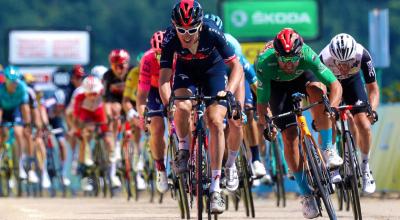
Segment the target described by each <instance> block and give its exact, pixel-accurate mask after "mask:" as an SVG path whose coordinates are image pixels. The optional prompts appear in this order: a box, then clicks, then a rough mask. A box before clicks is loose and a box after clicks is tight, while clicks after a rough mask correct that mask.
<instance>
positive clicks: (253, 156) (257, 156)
mask: <svg viewBox="0 0 400 220" xmlns="http://www.w3.org/2000/svg"><path fill="white" fill-rule="evenodd" d="M250 151H251V162H254V161H256V160H258V161H260V151H259V150H258V145H255V146H251V147H250Z"/></svg>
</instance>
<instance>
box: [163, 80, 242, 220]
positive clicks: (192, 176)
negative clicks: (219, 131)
mask: <svg viewBox="0 0 400 220" xmlns="http://www.w3.org/2000/svg"><path fill="white" fill-rule="evenodd" d="M226 99H227V98H219V97H216V96H205V95H204V94H203V92H202V89H201V87H200V89H197V91H196V94H195V95H193V96H174V95H173V96H171V98H170V100H169V105H168V106H169V109H172V107H173V103H174V101H175V100H191V101H195V104H194V106H193V107H194V110H193V112H194V116H193V118H194V131H193V137H192V142H191V146H190V148H189V161H188V168H189V172H188V177H187V178H185V180H186V184H187V186H188V191H189V196H190V197H189V198H190V207H193V200H194V196H196V205H197V218H198V219H202V215H203V211H206V212H207V216H208V219H211V216H212V215H214V219H217V218H218V214H212V213H211V209H210V196H211V194H210V192H209V186H210V183H211V168H210V160H209V155H208V151H207V150H208V138H207V130H206V125H205V121H204V113H205V109H206V104H205V102H206V101H215V100H216V101H219V100H226ZM232 107H235V105H232V104H231V102H230V100H227V108H228V111H227V114H228V118H232ZM204 203H205V208H204Z"/></svg>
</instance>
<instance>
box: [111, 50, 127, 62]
mask: <svg viewBox="0 0 400 220" xmlns="http://www.w3.org/2000/svg"><path fill="white" fill-rule="evenodd" d="M108 60H109V61H110V63H116V64H123V63H129V60H130V56H129V53H128V51H126V50H124V49H115V50H112V51H111V52H110V55H108Z"/></svg>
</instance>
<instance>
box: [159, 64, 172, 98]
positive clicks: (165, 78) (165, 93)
mask: <svg viewBox="0 0 400 220" xmlns="http://www.w3.org/2000/svg"><path fill="white" fill-rule="evenodd" d="M171 76H172V69H171V68H162V69H160V78H159V79H158V90H159V92H160V97H161V100H162V102H163V104H164V105H167V104H168V102H169V98H170V96H171V85H170V79H171Z"/></svg>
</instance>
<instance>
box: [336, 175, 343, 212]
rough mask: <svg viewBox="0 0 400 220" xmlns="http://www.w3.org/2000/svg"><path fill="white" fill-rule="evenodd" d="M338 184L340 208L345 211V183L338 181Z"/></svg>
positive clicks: (337, 191)
mask: <svg viewBox="0 0 400 220" xmlns="http://www.w3.org/2000/svg"><path fill="white" fill-rule="evenodd" d="M335 186H336V197H337V201H338V210H339V211H343V203H344V189H343V188H344V186H343V183H341V182H340V183H337V184H335Z"/></svg>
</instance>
